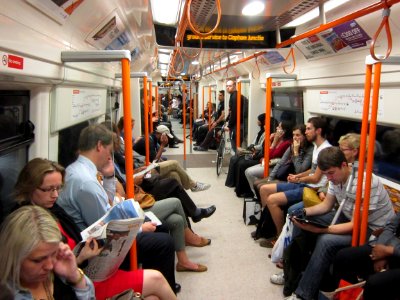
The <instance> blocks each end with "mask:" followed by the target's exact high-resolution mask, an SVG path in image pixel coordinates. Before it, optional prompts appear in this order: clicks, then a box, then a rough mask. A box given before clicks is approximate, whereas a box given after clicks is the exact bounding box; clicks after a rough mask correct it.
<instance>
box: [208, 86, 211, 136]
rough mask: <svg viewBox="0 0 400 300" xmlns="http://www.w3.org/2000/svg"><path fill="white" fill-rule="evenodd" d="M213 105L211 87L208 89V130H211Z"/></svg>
mask: <svg viewBox="0 0 400 300" xmlns="http://www.w3.org/2000/svg"><path fill="white" fill-rule="evenodd" d="M211 109H212V103H211V87H210V86H209V87H208V130H210V128H211V112H212V110H211Z"/></svg>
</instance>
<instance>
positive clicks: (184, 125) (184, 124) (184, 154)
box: [182, 84, 187, 161]
mask: <svg viewBox="0 0 400 300" xmlns="http://www.w3.org/2000/svg"><path fill="white" fill-rule="evenodd" d="M182 91H183V94H182V96H183V97H182V101H183V111H182V113H183V116H182V123H183V160H184V161H185V160H186V98H187V93H186V85H185V84H182Z"/></svg>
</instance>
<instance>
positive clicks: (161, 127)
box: [156, 125, 174, 139]
mask: <svg viewBox="0 0 400 300" xmlns="http://www.w3.org/2000/svg"><path fill="white" fill-rule="evenodd" d="M156 132H158V133H165V134H166V135H168V137H170V138H171V139H172V138H174V136H173V135H172V134H171V132H169V129H168V127H167V126H165V125H158V126H157V129H156Z"/></svg>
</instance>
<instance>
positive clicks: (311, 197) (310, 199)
mask: <svg viewBox="0 0 400 300" xmlns="http://www.w3.org/2000/svg"><path fill="white" fill-rule="evenodd" d="M321 202H322V200H321V199H320V198H319V197H318V195H317V192H316V191H315V190H313V189H311V188H308V187H305V188H304V189H303V203H304V207H311V206H314V205H316V204H319V203H321Z"/></svg>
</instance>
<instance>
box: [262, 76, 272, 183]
mask: <svg viewBox="0 0 400 300" xmlns="http://www.w3.org/2000/svg"><path fill="white" fill-rule="evenodd" d="M265 97H266V101H265V127H264V128H265V131H264V137H265V138H264V178H267V177H268V175H269V147H270V143H271V141H270V139H269V136H270V132H271V105H272V78H271V77H268V78H267V82H266V92H265Z"/></svg>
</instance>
